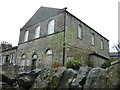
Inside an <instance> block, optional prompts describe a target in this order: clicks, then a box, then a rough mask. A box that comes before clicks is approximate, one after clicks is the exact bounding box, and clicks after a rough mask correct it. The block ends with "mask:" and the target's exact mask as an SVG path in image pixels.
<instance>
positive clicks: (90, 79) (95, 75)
mask: <svg viewBox="0 0 120 90" xmlns="http://www.w3.org/2000/svg"><path fill="white" fill-rule="evenodd" d="M105 86H106V75H105V70H104V69H102V68H93V69H91V71H90V72H89V74H88V76H87V78H86V82H85V85H84V89H85V90H92V89H94V88H106V87H105Z"/></svg>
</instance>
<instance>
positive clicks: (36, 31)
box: [35, 26, 40, 38]
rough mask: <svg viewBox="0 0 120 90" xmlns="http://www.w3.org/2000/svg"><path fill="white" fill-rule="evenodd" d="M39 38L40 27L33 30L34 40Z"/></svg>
mask: <svg viewBox="0 0 120 90" xmlns="http://www.w3.org/2000/svg"><path fill="white" fill-rule="evenodd" d="M39 37H40V26H37V28H36V29H35V38H39Z"/></svg>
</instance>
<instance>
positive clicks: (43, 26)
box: [2, 7, 109, 70]
mask: <svg viewBox="0 0 120 90" xmlns="http://www.w3.org/2000/svg"><path fill="white" fill-rule="evenodd" d="M66 9H67V8H63V9H56V8H48V7H41V8H39V9H38V11H37V12H36V13H35V14H34V15H33V16H32V17H31V18H30V19H29V21H28V22H27V23H26V24H25V25H24V26H23V27H22V28H21V29H20V37H19V42H18V46H17V47H14V48H10V50H14V52H15V55H16V57H15V60H16V61H15V64H17V65H19V66H20V67H21V68H23V69H24V68H25V67H29V68H28V69H30V70H31V69H36V68H40V67H45V66H51V64H53V63H54V62H60V63H62V64H64V65H65V64H66V62H67V61H68V60H69V59H77V60H81V61H82V62H90V63H91V64H92V65H93V66H94V67H100V66H101V64H102V63H104V62H105V61H106V60H107V59H108V58H109V55H108V52H109V40H108V39H106V38H105V37H104V36H102V35H101V34H99V33H98V32H97V31H95V30H94V29H92V28H91V27H89V26H88V25H87V24H85V23H84V22H82V21H81V20H80V19H78V18H77V17H76V16H74V15H73V14H71V13H70V12H68V11H67V10H66ZM5 52H11V51H9V49H7V51H6V50H5V51H4V50H3V51H2V53H5ZM3 57H4V56H3V55H2V60H3V61H4V59H3Z"/></svg>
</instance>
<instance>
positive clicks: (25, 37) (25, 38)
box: [24, 30, 29, 42]
mask: <svg viewBox="0 0 120 90" xmlns="http://www.w3.org/2000/svg"><path fill="white" fill-rule="evenodd" d="M28 34H29V31H28V30H27V31H26V32H25V36H24V42H26V41H28Z"/></svg>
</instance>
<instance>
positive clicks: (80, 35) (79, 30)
mask: <svg viewBox="0 0 120 90" xmlns="http://www.w3.org/2000/svg"><path fill="white" fill-rule="evenodd" d="M78 38H80V39H82V27H81V26H80V25H79V26H78Z"/></svg>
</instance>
